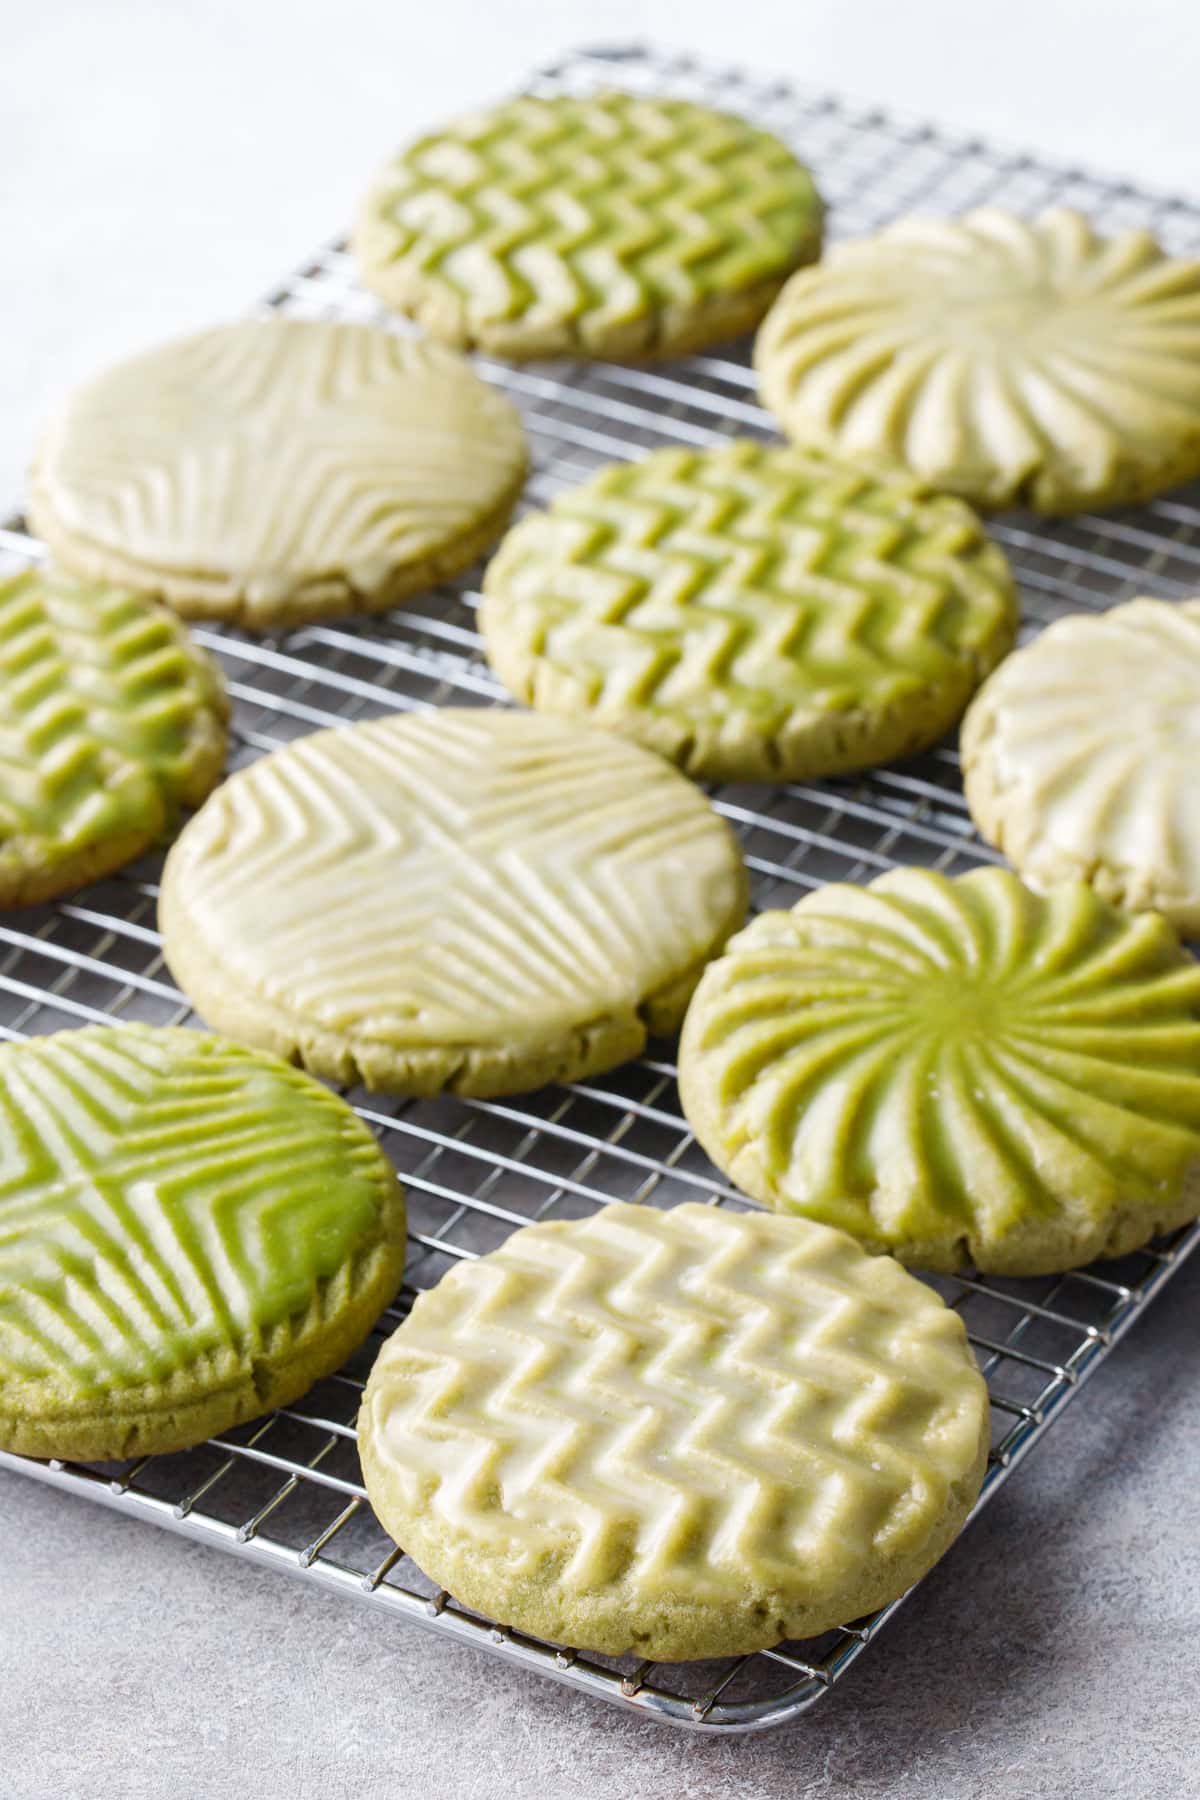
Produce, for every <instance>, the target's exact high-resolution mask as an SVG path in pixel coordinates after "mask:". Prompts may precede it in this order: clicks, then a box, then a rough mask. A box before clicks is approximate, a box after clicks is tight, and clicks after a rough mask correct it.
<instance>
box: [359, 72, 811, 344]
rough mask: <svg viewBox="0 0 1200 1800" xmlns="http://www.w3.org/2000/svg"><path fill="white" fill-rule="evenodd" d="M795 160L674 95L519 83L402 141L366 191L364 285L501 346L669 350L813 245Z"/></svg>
mask: <svg viewBox="0 0 1200 1800" xmlns="http://www.w3.org/2000/svg"><path fill="white" fill-rule="evenodd" d="M821 219H822V206H821V201H820V198H819V196H818V195H817V192H816V189H815V188H814V187H813V184H812V180H811V178H810V176H809V174H808V171H807V170H806V169H805V168H803V167H802V166H801V164H800V163H798V162H797V161H796V159H795V157H794V156H793V155H792V154H791V152H790V151H789V150H788V149H787V148H786V146H785V145H783V144H781V143H780V142H779V140H778V139H777V138H774V137H771V136H770V135H769V134H768V133H767V132H765V131H758V130H756V129H755V128H754V127H753V126H751V125H748V124H747V123H746V122H745V120H743V119H737V118H733V117H731V116H730V115H729V114H727V113H719V112H712V111H710V110H709V109H708V108H707V107H703V106H694V105H692V104H690V103H689V102H688V101H685V100H663V99H657V98H649V97H645V96H637V95H633V94H622V93H605V94H598V95H595V96H591V97H588V98H582V97H577V96H572V95H565V94H564V95H557V96H554V97H552V98H549V99H536V98H531V97H529V96H526V97H524V98H522V99H518V100H512V101H509V102H508V103H507V104H506V105H503V106H498V107H496V108H494V109H493V110H492V111H490V112H485V113H472V114H471V115H470V116H469V117H467V118H463V119H459V120H457V121H456V122H455V123H453V124H451V125H448V126H447V127H446V128H445V129H444V130H442V131H440V132H437V133H435V134H434V135H433V136H431V137H425V138H421V139H419V140H418V141H417V142H416V143H414V144H410V145H409V146H408V148H407V149H405V150H403V151H402V152H401V153H400V155H399V156H397V157H396V158H395V159H394V160H393V161H392V162H391V163H389V164H388V166H387V167H386V168H385V169H384V170H383V171H382V173H381V175H380V177H379V179H378V181H377V182H376V184H375V186H374V187H373V188H372V190H371V192H370V193H369V195H368V196H367V199H366V202H365V204H364V206H363V208H362V211H361V214H360V216H359V220H358V224H357V227H356V230H355V234H354V249H355V253H356V255H357V258H358V263H359V267H360V269H361V271H362V275H363V279H364V280H365V281H366V283H367V285H368V287H370V288H372V289H374V291H375V292H376V293H377V294H378V295H379V296H380V297H381V298H382V299H383V300H385V301H386V302H387V304H388V305H389V306H394V307H396V308H397V309H398V310H399V311H400V312H405V313H410V314H411V315H412V316H413V317H414V318H416V319H419V320H420V322H421V324H422V325H423V326H424V327H425V329H426V330H427V331H429V332H431V333H432V335H433V336H434V337H438V338H442V339H443V340H444V341H445V342H447V343H451V344H456V345H460V346H468V345H473V346H476V347H478V348H480V349H485V350H491V351H494V352H495V353H496V354H497V355H500V356H509V357H526V356H560V355H570V354H576V355H580V354H581V355H585V356H602V357H640V356H668V355H672V354H681V353H683V352H684V351H687V350H697V349H701V348H703V346H705V345H707V344H713V343H718V342H720V341H721V340H722V339H723V338H728V337H733V336H735V335H736V334H737V333H738V332H739V331H745V330H747V329H748V328H749V327H750V326H751V325H755V324H757V323H758V321H759V319H761V318H762V315H763V313H764V312H765V311H766V309H767V307H768V306H769V305H770V303H771V301H772V299H773V298H774V297H775V295H776V294H777V293H778V291H779V288H780V286H781V284H782V282H783V280H784V278H785V277H786V276H787V275H788V274H790V272H791V271H792V270H793V269H795V268H797V267H799V265H800V264H801V263H805V262H809V261H811V259H812V258H813V257H815V256H816V255H817V254H818V253H819V251H820V247H821Z"/></svg>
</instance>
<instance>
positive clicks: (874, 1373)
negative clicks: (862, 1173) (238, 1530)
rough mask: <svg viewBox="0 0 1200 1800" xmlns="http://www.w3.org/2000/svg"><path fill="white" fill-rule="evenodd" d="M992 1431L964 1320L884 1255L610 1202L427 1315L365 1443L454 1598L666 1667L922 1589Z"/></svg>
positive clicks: (732, 1217) (812, 1234) (778, 1226)
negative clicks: (911, 1586)
mask: <svg viewBox="0 0 1200 1800" xmlns="http://www.w3.org/2000/svg"><path fill="white" fill-rule="evenodd" d="M987 1414H988V1403H987V1390H986V1388H985V1386H984V1383H983V1381H982V1379H981V1377H980V1375H979V1373H978V1370H977V1369H976V1367H975V1363H974V1359H973V1357H972V1355H971V1351H970V1348H969V1346H968V1344H967V1340H966V1333H965V1331H964V1329H963V1326H962V1322H961V1320H960V1319H959V1318H958V1317H957V1315H956V1314H954V1313H953V1312H951V1311H950V1310H949V1309H948V1308H947V1307H945V1306H944V1305H943V1303H942V1301H941V1300H940V1299H939V1298H938V1296H937V1295H936V1294H934V1293H933V1292H932V1291H931V1290H930V1289H928V1288H926V1287H924V1286H922V1284H921V1283H919V1282H918V1281H916V1280H915V1279H913V1278H912V1277H911V1276H908V1275H906V1274H905V1272H904V1271H903V1270H902V1269H900V1268H899V1267H898V1265H897V1264H895V1263H894V1262H892V1261H891V1260H890V1259H889V1258H882V1257H881V1258H871V1257H868V1256H866V1255H864V1254H863V1253H862V1251H860V1250H859V1249H858V1247H857V1246H856V1245H855V1244H854V1243H852V1242H851V1240H850V1239H849V1238H847V1237H846V1236H845V1235H844V1234H843V1233H841V1232H836V1231H831V1230H829V1229H827V1228H825V1227H823V1226H820V1225H813V1224H810V1223H809V1222H807V1221H801V1220H789V1219H779V1218H772V1217H770V1216H769V1215H767V1214H764V1213H757V1212H755V1213H734V1212H729V1211H724V1210H718V1209H715V1208H711V1207H705V1206H698V1205H685V1206H679V1207H676V1208H674V1209H673V1210H672V1211H669V1212H657V1211H654V1210H652V1209H650V1208H642V1207H634V1206H628V1205H624V1204H614V1205H611V1206H608V1207H606V1208H605V1209H604V1210H603V1211H602V1212H600V1213H599V1214H597V1215H595V1216H593V1217H591V1218H588V1219H585V1220H580V1221H575V1222H572V1223H569V1224H550V1225H536V1226H531V1227H527V1228H526V1229H524V1230H522V1231H518V1232H517V1233H516V1234H515V1235H514V1236H513V1237H511V1238H510V1239H509V1240H508V1242H507V1243H506V1244H505V1245H504V1246H503V1247H502V1248H501V1249H500V1250H498V1251H495V1252H493V1253H492V1254H491V1255H490V1256H486V1257H484V1258H483V1259H481V1260H480V1261H477V1262H474V1263H470V1264H462V1265H460V1266H458V1267H456V1268H455V1269H453V1270H452V1271H451V1273H450V1274H449V1275H447V1276H446V1277H444V1279H443V1280H442V1281H441V1282H440V1283H439V1284H438V1286H437V1287H436V1288H434V1289H433V1290H432V1291H430V1292H429V1293H426V1294H423V1295H422V1296H421V1297H420V1298H419V1299H418V1300H417V1302H416V1305H415V1306H414V1308H413V1310H412V1313H411V1315H410V1316H409V1318H408V1319H407V1320H406V1321H405V1322H404V1323H403V1324H402V1325H401V1326H400V1328H399V1329H398V1330H397V1331H396V1332H395V1333H394V1335H393V1336H392V1337H391V1338H390V1339H389V1341H388V1342H387V1344H386V1345H385V1346H384V1348H383V1350H382V1351H381V1353H380V1355H379V1357H378V1359H377V1361H376V1364H375V1367H374V1369H373V1371H372V1375H371V1379H370V1381H369V1383H368V1386H367V1391H366V1394H365V1396H364V1401H363V1409H362V1413H361V1415H360V1419H359V1440H360V1448H361V1452H362V1458H363V1468H364V1473H365V1478H366V1482H367V1489H368V1493H369V1495H370V1497H371V1500H372V1504H373V1505H374V1506H375V1508H376V1511H377V1512H378V1514H379V1516H380V1518H381V1519H382V1520H383V1522H384V1524H385V1525H387V1527H388V1528H389V1530H391V1531H392V1533H393V1535H394V1536H395V1537H396V1539H397V1541H398V1542H399V1543H400V1544H402V1545H403V1547H404V1548H405V1550H407V1551H408V1553H409V1554H410V1555H411V1556H412V1557H413V1558H414V1559H415V1560H416V1562H417V1563H418V1564H419V1565H420V1566H421V1567H422V1568H423V1569H424V1570H425V1572H426V1573H427V1574H428V1575H430V1576H432V1577H433V1579H434V1580H436V1581H439V1582H441V1583H442V1585H443V1586H445V1587H446V1588H448V1589H449V1591H450V1592H451V1593H452V1594H454V1595H455V1596H456V1597H457V1598H459V1599H460V1600H464V1601H465V1602H466V1603H467V1604H468V1605H471V1606H474V1607H477V1608H479V1609H480V1610H482V1611H485V1612H488V1613H490V1614H491V1615H492V1616H493V1617H496V1618H498V1619H500V1620H502V1621H503V1622H504V1623H505V1624H510V1625H514V1626H516V1627H517V1628H519V1629H521V1630H525V1631H530V1632H535V1633H538V1634H540V1635H543V1636H547V1637H550V1638H553V1639H558V1640H562V1641H565V1642H567V1643H571V1644H576V1645H582V1646H585V1647H588V1648H592V1649H599V1650H604V1651H607V1652H610V1653H612V1654H620V1653H622V1652H624V1651H627V1650H631V1649H632V1650H636V1651H638V1653H639V1654H642V1655H645V1656H648V1657H653V1658H655V1659H659V1660H663V1659H675V1658H683V1657H697V1656H712V1655H720V1654H725V1653H727V1652H733V1651H741V1650H749V1649H754V1648H758V1647H760V1646H763V1645H766V1644H770V1643H774V1642H776V1641H778V1639H779V1638H781V1637H785V1636H800V1635H808V1634H810V1633H812V1632H815V1631H818V1630H822V1629H825V1628H826V1627H827V1626H830V1625H833V1624H838V1623H844V1622H845V1621H846V1620H848V1619H851V1618H855V1617H858V1616H859V1615H860V1614H862V1613H863V1612H865V1611H866V1610H868V1609H869V1608H871V1607H873V1606H876V1605H879V1604H882V1603H883V1602H884V1601H886V1600H888V1599H892V1598H894V1597H895V1596H896V1595H897V1594H898V1593H901V1592H903V1590H904V1588H905V1587H906V1586H907V1585H908V1583H909V1582H910V1581H911V1580H913V1579H914V1578H915V1575H916V1574H917V1573H918V1572H923V1570H924V1568H926V1567H928V1566H929V1564H930V1563H931V1562H933V1561H934V1560H935V1559H936V1557H937V1555H939V1554H940V1553H941V1551H942V1550H943V1549H944V1548H945V1547H946V1544H947V1543H948V1542H949V1540H950V1538H951V1537H952V1536H953V1535H954V1532H955V1531H956V1529H957V1527H958V1526H959V1525H960V1524H961V1522H962V1519H963V1518H964V1517H965V1514H966V1512H967V1510H968V1509H969V1507H970V1505H971V1502H972V1501H973V1499H974V1497H975V1493H976V1492H977V1490H978V1487H979V1481H980V1477H981V1475H982V1469H983V1452H984V1449H985V1444H986V1436H987Z"/></svg>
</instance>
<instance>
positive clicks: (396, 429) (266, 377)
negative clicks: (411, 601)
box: [29, 319, 526, 625]
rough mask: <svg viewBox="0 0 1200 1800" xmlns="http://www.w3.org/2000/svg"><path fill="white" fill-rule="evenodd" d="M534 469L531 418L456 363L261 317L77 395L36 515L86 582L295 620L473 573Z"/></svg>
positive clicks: (193, 340)
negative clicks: (528, 444) (526, 426)
mask: <svg viewBox="0 0 1200 1800" xmlns="http://www.w3.org/2000/svg"><path fill="white" fill-rule="evenodd" d="M525 466H526V449H525V436H524V432H523V429H522V426H521V422H520V418H519V416H518V414H517V411H516V409H515V407H514V406H513V405H512V403H511V402H510V401H509V400H508V399H507V398H506V397H505V396H504V395H503V394H501V393H499V392H498V391H497V390H496V389H494V388H491V387H489V386H488V385H487V384H486V383H485V382H482V381H480V380H479V378H478V377H477V376H476V375H474V374H473V373H472V372H471V370H470V369H469V368H468V367H467V365H466V364H465V363H464V362H463V361H461V359H460V358H458V357H456V356H453V355H452V354H451V353H450V352H449V351H446V350H442V349H439V348H438V347H437V346H435V345H429V344H421V343H417V342H415V341H412V340H405V339H400V338H397V337H395V336H394V335H393V334H392V333H391V332H387V331H380V330H376V329H373V328H371V327H369V326H364V325H351V324H346V323H341V322H338V323H334V322H329V321H316V320H306V319H245V320H241V321H239V322H237V323H235V324H231V325H221V326H217V327H216V328H215V329H213V330H210V331H204V332H201V333H199V335H197V336H195V337H190V338H185V339H181V340H179V341H178V342H174V343H169V344H164V345H160V346H159V347H158V348H156V349H153V350H150V351H147V352H145V353H144V354H143V355H141V356H138V357H135V358H133V359H132V360H131V361H128V362H124V363H120V364H118V365H117V366H116V367H115V368H112V369H109V370H107V371H106V372H104V373H103V374H101V375H99V376H97V377H96V378H95V379H93V380H92V381H90V382H87V383H85V385H84V386H83V387H81V388H80V389H78V390H77V392H76V393H75V394H73V395H72V396H71V397H70V398H69V399H68V400H67V402H66V404H65V405H64V406H63V407H62V408H61V409H60V411H59V412H58V414H57V415H56V416H55V417H54V419H53V420H52V421H51V423H50V425H49V426H48V428H47V429H46V431H45V433H44V434H43V437H42V441H41V444H40V446H39V449H38V453H37V456H36V459H35V464H34V468H33V472H32V477H31V486H30V496H29V514H30V518H31V519H32V521H33V524H34V528H35V530H36V531H37V532H38V533H39V535H41V536H42V537H44V538H45V540H46V541H47V543H49V544H50V546H51V548H52V549H53V550H54V551H55V553H56V555H57V556H58V557H59V558H60V560H61V561H62V562H63V563H64V564H66V565H67V566H68V567H71V568H74V569H76V570H78V571H79V573H80V574H84V575H98V576H102V577H104V578H106V579H113V580H119V581H128V582H129V583H131V584H132V585H133V586H135V587H141V588H147V587H149V588H151V589H153V590H154V591H155V592H158V593H161V594H162V595H163V596H164V597H165V598H166V599H168V600H169V601H170V602H171V604H172V605H173V606H174V607H176V608H177V610H178V611H180V612H182V613H184V614H185V615H187V616H191V617H206V618H207V617H214V618H232V619H237V620H239V621H240V622H242V623H243V624H250V625H267V624H279V623H282V622H285V621H297V620H302V619H310V618H317V617H323V616H327V615H329V614H332V613H338V612H353V611H364V610H377V609H379V608H381V607H387V606H391V605H393V604H394V603H395V602H396V601H397V600H399V599H401V598H403V597H404V596H406V595H409V594H411V593H414V592H416V591H417V590H419V589H420V588H422V587H424V586H427V585H429V584H430V583H431V582H432V581H434V580H436V579H439V578H440V577H442V576H444V575H449V574H452V573H455V572H457V571H458V570H459V569H462V568H465V567H466V566H467V564H468V563H470V562H472V561H473V560H474V558H475V557H476V556H478V555H479V553H480V552H481V551H482V550H484V549H485V548H486V547H487V545H488V544H489V543H490V542H491V541H492V539H493V538H494V537H495V536H496V535H497V533H498V532H499V531H500V530H501V528H502V527H503V525H504V522H505V520H506V519H507V517H508V514H509V512H510V511H511V508H512V505H513V502H514V501H515V499H516V496H517V494H518V492H519V491H520V487H521V482H522V480H523V479H524V475H525Z"/></svg>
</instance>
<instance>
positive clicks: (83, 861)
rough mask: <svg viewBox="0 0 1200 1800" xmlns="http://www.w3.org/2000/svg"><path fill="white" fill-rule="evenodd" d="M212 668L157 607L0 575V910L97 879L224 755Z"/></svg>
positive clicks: (194, 800) (202, 782) (197, 787)
mask: <svg viewBox="0 0 1200 1800" xmlns="http://www.w3.org/2000/svg"><path fill="white" fill-rule="evenodd" d="M228 714H229V705H228V702H227V700H226V698H225V689H224V685H223V683H222V680H221V676H220V674H219V672H218V669H217V666H216V664H215V663H214V662H213V661H212V660H211V659H210V658H209V657H208V656H206V655H205V653H204V651H203V650H201V649H199V648H198V647H197V646H196V645H195V644H193V643H192V642H191V640H190V639H189V637H188V635H187V632H186V631H185V630H184V628H183V626H182V625H181V624H180V623H179V621H178V620H177V619H176V618H174V617H173V616H172V615H171V613H169V612H168V611H167V609H166V608H165V607H163V606H159V605H157V604H156V603H155V602H154V601H153V600H148V599H146V598H145V597H144V596H143V595H141V594H136V593H131V592H130V591H128V590H127V589H123V588H113V587H106V586H102V585H100V584H98V583H95V582H81V581H76V580H74V579H73V578H72V577H71V576H69V575H64V574H63V573H62V572H61V571H60V570H56V569H53V568H42V569H30V570H28V571H26V572H25V573H24V574H21V575H15V576H13V577H11V578H10V579H9V580H6V581H0V907H5V906H29V905H32V904H33V903H34V902H36V901H40V900H48V899H50V898H51V897H52V896H53V895H55V894H66V893H71V892H72V891H73V890H74V889H75V888H79V887H82V886H84V884H85V883H86V882H89V881H93V880H95V879H96V878H97V877H99V876H101V875H107V874H109V873H110V872H111V871H112V870H113V869H117V868H119V867H120V866H121V864H122V863H126V862H128V861H129V860H130V859H131V858H132V857H135V856H140V855H141V853H142V851H143V850H146V849H149V847H150V846H151V845H152V844H154V843H156V842H157V841H158V840H159V839H160V838H161V837H163V836H164V835H165V834H166V833H168V832H169V831H171V830H173V829H174V827H175V825H176V824H177V822H178V817H179V812H180V809H181V808H182V807H185V806H198V805H199V804H200V802H201V800H203V799H204V797H205V795H206V794H207V793H208V792H209V790H210V789H211V788H212V787H213V786H214V784H215V783H216V782H217V781H218V780H219V778H220V774H221V769H222V766H223V764H224V761H225V722H226V719H227V717H228Z"/></svg>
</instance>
